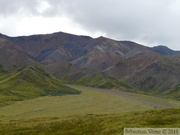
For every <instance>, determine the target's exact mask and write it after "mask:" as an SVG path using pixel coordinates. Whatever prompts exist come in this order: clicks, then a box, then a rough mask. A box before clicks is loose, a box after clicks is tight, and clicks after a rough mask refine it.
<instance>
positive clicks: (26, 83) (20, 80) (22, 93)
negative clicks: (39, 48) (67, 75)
mask: <svg viewBox="0 0 180 135" xmlns="http://www.w3.org/2000/svg"><path fill="white" fill-rule="evenodd" d="M1 74H2V75H1V77H0V104H1V105H3V104H4V103H7V102H10V101H19V100H25V99H32V98H35V97H40V96H46V95H52V96H59V95H64V94H78V93H80V92H78V91H77V90H74V89H72V88H69V87H67V86H65V85H63V84H62V83H60V82H59V80H57V79H56V78H55V77H53V76H52V75H50V74H48V73H46V72H45V71H44V70H42V69H40V68H38V67H31V66H30V67H26V68H22V69H19V70H18V71H16V72H12V73H7V72H6V73H4V72H2V73H1Z"/></svg>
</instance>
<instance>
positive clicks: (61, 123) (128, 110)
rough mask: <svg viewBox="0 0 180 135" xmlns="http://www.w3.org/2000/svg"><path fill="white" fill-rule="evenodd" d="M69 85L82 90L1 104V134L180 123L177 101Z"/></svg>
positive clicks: (65, 132) (112, 129)
mask: <svg viewBox="0 0 180 135" xmlns="http://www.w3.org/2000/svg"><path fill="white" fill-rule="evenodd" d="M70 87H72V88H74V89H77V90H79V91H82V93H81V94H79V95H64V96H46V97H39V98H36V99H31V100H26V101H17V102H15V103H14V104H11V105H8V106H4V107H1V108H0V134H2V135H14V134H17V135H21V134H22V135H24V134H25V135H28V134H31V135H32V134H33V135H36V134H40V135H45V134H47V135H51V134H52V135H56V134H57V135H61V134H62V135H69V134H70V135H71V134H74V135H76V134H77V135H80V134H84V135H87V134H92V135H96V134H98V135H101V134H102V135H106V134H107V135H109V134H122V131H123V128H124V127H180V109H179V108H180V102H179V101H176V100H171V99H164V98H159V97H153V96H148V95H141V94H134V93H128V92H120V91H115V90H103V89H95V88H87V87H82V86H75V85H70ZM164 109H165V110H164Z"/></svg>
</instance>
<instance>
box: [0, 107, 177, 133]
mask: <svg viewBox="0 0 180 135" xmlns="http://www.w3.org/2000/svg"><path fill="white" fill-rule="evenodd" d="M179 113H180V109H165V110H151V111H145V112H131V113H122V114H108V115H93V114H89V115H82V116H74V117H63V118H58V117H50V118H41V119H29V120H14V121H7V120H6V121H3V120H2V121H0V127H1V128H0V133H1V134H8V135H11V134H18V135H24V134H26V135H32V134H33V135H40V134H43V135H83V134H85V135H117V134H118V135H123V130H124V128H128V127H130V128H145V127H146V128H157V127H158V128H178V127H180V115H179Z"/></svg>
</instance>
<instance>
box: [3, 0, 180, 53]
mask: <svg viewBox="0 0 180 135" xmlns="http://www.w3.org/2000/svg"><path fill="white" fill-rule="evenodd" d="M57 31H64V32H68V33H73V34H80V35H89V36H92V37H97V36H101V35H102V36H106V37H110V38H113V39H117V40H132V41H135V42H138V43H141V44H145V45H148V46H155V45H159V44H163V45H167V46H168V47H170V48H172V49H176V50H180V44H179V43H180V38H179V35H180V0H0V33H3V34H7V35H10V36H19V35H31V34H38V33H39V34H40V33H52V32H57Z"/></svg>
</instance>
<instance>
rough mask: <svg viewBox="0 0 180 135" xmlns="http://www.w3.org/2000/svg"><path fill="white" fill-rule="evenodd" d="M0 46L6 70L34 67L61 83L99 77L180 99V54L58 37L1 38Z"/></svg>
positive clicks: (102, 40)
mask: <svg viewBox="0 0 180 135" xmlns="http://www.w3.org/2000/svg"><path fill="white" fill-rule="evenodd" d="M0 47H1V48H0V51H1V52H2V53H1V55H0V64H1V65H3V67H6V68H7V69H8V68H9V69H13V68H14V67H16V69H17V68H18V67H22V66H29V65H32V66H33V65H38V66H40V67H42V68H43V69H45V70H46V71H47V72H49V73H50V74H53V75H55V76H56V77H58V78H59V79H62V80H65V82H66V81H67V82H68V80H71V81H72V80H73V79H74V80H76V79H77V80H78V79H80V78H81V77H83V76H85V75H89V76H93V75H95V74H102V73H103V74H105V75H107V76H110V77H112V78H115V79H118V80H120V82H122V83H125V84H127V85H128V86H131V87H134V88H136V89H140V90H144V91H150V92H154V93H156V94H157V93H167V92H166V91H171V90H170V89H171V88H172V89H174V90H176V91H177V93H178V94H180V92H179V87H175V86H177V85H178V84H179V82H180V64H179V63H180V54H179V51H173V50H171V49H169V48H167V47H164V46H159V47H147V46H144V45H141V44H138V43H135V42H132V41H116V40H113V39H109V38H106V37H98V38H91V37H89V36H78V35H73V34H68V33H63V32H57V33H52V34H39V35H31V36H19V37H9V36H6V35H3V34H1V35H0ZM8 50H9V52H8ZM175 93H176V92H175Z"/></svg>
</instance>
